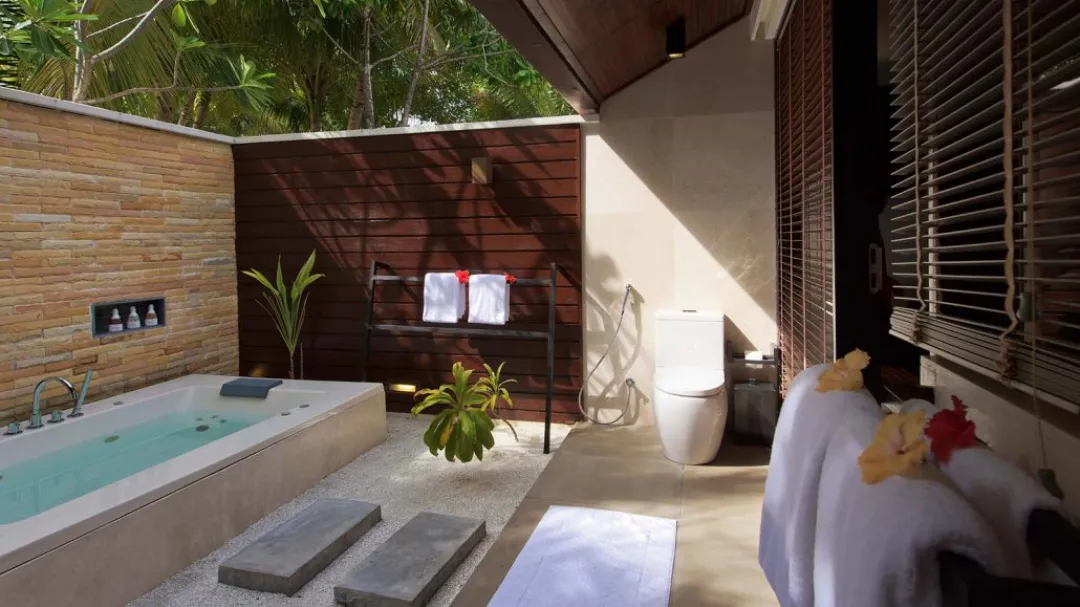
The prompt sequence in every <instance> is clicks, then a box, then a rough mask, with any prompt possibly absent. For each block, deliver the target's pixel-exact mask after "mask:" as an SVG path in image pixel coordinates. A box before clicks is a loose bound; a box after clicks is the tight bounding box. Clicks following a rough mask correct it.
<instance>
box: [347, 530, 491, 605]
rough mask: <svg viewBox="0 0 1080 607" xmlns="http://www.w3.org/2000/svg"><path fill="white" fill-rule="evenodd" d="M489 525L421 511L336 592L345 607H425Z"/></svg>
mask: <svg viewBox="0 0 1080 607" xmlns="http://www.w3.org/2000/svg"><path fill="white" fill-rule="evenodd" d="M485 535H487V531H486V529H485V527H484V521H478V520H474V519H469V518H462V517H460V516H449V515H446V514H435V513H432V512H421V513H420V514H418V515H416V516H415V517H413V519H412V520H411V521H409V522H408V523H405V526H404V527H402V528H401V529H398V531H397V533H395V534H394V535H392V536H391V537H390V539H388V540H386V542H385V543H383V545H381V546H379V547H378V548H376V549H375V551H374V552H372V553H371V554H370V555H368V557H367V558H366V559H364V560H363V562H361V563H360V564H359V565H357V566H356V567H355V568H354V569H353V570H352V571H350V572H349V573H348V574H347V575H346V576H345V579H344V580H343V581H342V582H341V583H340V584H338V585H337V586H335V587H334V600H335V601H337V602H338V603H342V604H344V605H346V607H360V606H361V605H362V606H363V607H406V606H407V607H420V606H421V605H425V604H427V602H428V601H429V600H431V597H432V596H433V595H434V594H435V591H437V590H438V589H439V587H440V586H442V585H443V583H445V582H446V580H447V579H448V578H449V577H450V574H452V573H453V572H454V570H455V569H457V566H458V565H460V564H461V562H462V561H464V560H465V557H466V556H468V555H469V553H470V552H472V550H473V548H475V547H476V545H477V544H479V543H480V540H482V539H484V536H485Z"/></svg>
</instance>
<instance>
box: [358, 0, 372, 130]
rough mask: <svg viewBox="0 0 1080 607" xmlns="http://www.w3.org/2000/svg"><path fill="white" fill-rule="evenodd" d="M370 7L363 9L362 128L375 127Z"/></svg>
mask: <svg viewBox="0 0 1080 607" xmlns="http://www.w3.org/2000/svg"><path fill="white" fill-rule="evenodd" d="M371 20H372V15H371V8H370V7H368V8H365V9H364V66H363V69H362V70H361V72H360V78H361V79H362V81H363V86H364V128H365V129H371V128H375V94H374V92H373V91H372V90H371Z"/></svg>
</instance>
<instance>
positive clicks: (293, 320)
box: [244, 251, 324, 379]
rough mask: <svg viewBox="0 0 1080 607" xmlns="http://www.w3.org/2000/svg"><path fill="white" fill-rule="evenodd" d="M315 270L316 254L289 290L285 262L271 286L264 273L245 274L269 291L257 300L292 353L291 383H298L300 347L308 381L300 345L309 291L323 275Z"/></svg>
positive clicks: (302, 365) (312, 253) (279, 261)
mask: <svg viewBox="0 0 1080 607" xmlns="http://www.w3.org/2000/svg"><path fill="white" fill-rule="evenodd" d="M314 267H315V251H312V252H311V255H310V256H309V257H308V258H307V261H306V262H304V265H303V267H301V268H300V271H299V272H297V273H296V278H294V279H293V281H292V285H291V286H288V287H286V286H285V280H284V279H283V278H282V273H281V258H280V257H278V264H277V273H276V275H275V277H274V281H273V282H270V279H269V278H267V277H266V276H265V275H264V274H263V273H262V272H260V271H258V270H244V274H245V275H247V276H250V277H252V278H254V279H255V280H257V281H259V284H261V285H262V286H263V287H264V288H265V289H266V291H265V292H264V293H263V294H262V296H263V300H257V301H258V303H259V305H260V306H262V308H263V309H264V310H266V312H267V313H268V314H269V315H270V318H271V319H273V321H274V327H275V328H276V329H277V331H278V334H279V335H281V340H282V341H283V342H285V349H286V350H288V351H289V379H295V378H296V376H295V369H294V365H293V361H294V360H295V354H296V348H297V346H300V379H304V351H303V346H302V345H300V329H301V328H303V326H304V317H305V313H306V312H307V299H308V293H306V291H307V288H308V287H310V286H311V284H312V283H314V282H315V281H316V280H319V279H320V278H322V277H323V276H324V275H323V274H312V273H311V271H312V269H313V268H314Z"/></svg>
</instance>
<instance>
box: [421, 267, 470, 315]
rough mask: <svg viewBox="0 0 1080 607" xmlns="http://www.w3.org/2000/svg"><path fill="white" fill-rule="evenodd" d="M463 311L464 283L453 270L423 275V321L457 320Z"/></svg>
mask: <svg viewBox="0 0 1080 607" xmlns="http://www.w3.org/2000/svg"><path fill="white" fill-rule="evenodd" d="M464 313H465V285H463V284H461V283H459V282H458V278H457V276H455V275H454V273H453V272H430V273H428V274H425V275H424V322H443V323H454V322H457V321H458V319H460V318H461V317H462V316H463V315H464Z"/></svg>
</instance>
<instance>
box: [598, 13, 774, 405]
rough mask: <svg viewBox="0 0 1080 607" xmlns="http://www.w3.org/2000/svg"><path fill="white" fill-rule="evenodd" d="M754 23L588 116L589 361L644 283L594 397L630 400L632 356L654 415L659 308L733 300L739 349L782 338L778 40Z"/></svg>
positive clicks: (733, 333) (728, 309)
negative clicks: (628, 287)
mask: <svg viewBox="0 0 1080 607" xmlns="http://www.w3.org/2000/svg"><path fill="white" fill-rule="evenodd" d="M747 29H748V26H747V24H745V23H737V24H735V25H733V26H731V27H729V28H727V29H726V30H724V31H722V32H720V33H719V34H717V35H715V36H713V37H712V38H711V39H709V40H706V41H705V42H703V43H701V44H700V45H698V46H697V47H695V48H694V49H692V50H691V51H690V52H689V53H688V55H687V56H686V57H685V58H684V59H681V60H678V61H673V62H670V63H668V64H667V65H665V66H663V67H661V68H660V69H658V70H656V71H654V72H652V73H651V74H649V75H647V76H646V77H644V78H642V79H641V80H639V81H637V82H636V83H634V84H632V85H630V86H629V87H628V88H626V89H625V90H623V91H622V92H620V93H618V94H617V95H615V96H614V97H612V98H611V99H610V100H608V101H606V102H605V103H604V104H603V106H602V107H601V111H600V116H599V121H597V122H594V123H591V124H587V125H586V127H585V134H586V138H585V182H584V184H583V188H584V238H585V251H584V255H585V285H584V286H585V295H586V298H585V308H584V312H585V352H586V363H587V367H586V370H588V369H590V368H591V367H592V365H593V364H594V363H595V362H596V361H597V360H598V359H599V358H600V356H601V355H602V354H603V352H604V348H605V347H606V345H607V343H608V341H609V340H610V339H611V336H612V334H613V331H614V327H615V323H616V321H617V320H618V311H619V304H620V303H621V299H622V294H623V286H624V284H625V283H627V282H629V283H631V284H633V285H634V288H635V292H636V296H635V300H634V301H635V305H634V306H633V307H632V308H631V309H630V310H628V312H627V317H626V324H625V326H624V328H623V334H622V335H621V336H620V339H619V342H618V344H617V346H616V347H615V348H613V350H612V355H611V358H610V360H609V361H605V363H604V364H603V366H602V367H601V368H600V370H599V371H598V372H597V374H596V375H595V376H594V378H593V379H592V380H591V381H590V382H589V384H588V392H587V394H588V403H589V406H590V409H591V408H593V407H595V406H599V407H601V408H612V407H616V406H621V405H622V403H623V401H624V399H625V398H626V392H625V390H626V388H625V387H624V386H623V385H622V384H621V382H619V381H618V380H619V379H621V376H622V375H623V372H624V370H625V369H627V368H629V376H631V377H633V379H634V380H635V381H636V384H637V393H636V394H635V396H634V402H635V405H636V406H635V412H634V414H632V415H631V418H632V419H644V420H648V419H650V416H649V414H648V410H649V408H648V406H647V400H649V399H651V398H652V386H653V382H652V376H653V365H654V360H655V358H654V347H653V344H654V341H655V340H654V335H653V332H654V331H653V324H654V321H653V319H654V315H655V313H656V311H657V310H662V309H669V308H678V309H686V308H693V309H699V310H722V311H723V312H724V313H725V314H726V315H727V317H728V319H729V320H728V322H727V333H728V336H729V339H731V340H732V341H733V342H734V343H735V347H736V349H737V350H745V349H748V348H749V349H760V350H769V349H770V347H771V346H770V344H771V343H772V342H775V341H776V320H775V319H776V312H775V299H776V294H775V292H776V291H775V246H776V241H775V225H774V221H775V220H774V199H775V191H774V190H775V188H774V181H773V180H774V175H773V171H774V166H775V162H774V149H773V128H774V125H773V121H774V115H773V67H772V60H773V48H772V43H771V42H751V41H750V40H749V36H748V35H747ZM729 384H730V381H729ZM640 405H645V406H644V407H643V408H641V409H640V410H638V406H640ZM608 413H609V412H606V411H605V412H601V417H602V418H603V417H607V416H608ZM641 413H644V415H641Z"/></svg>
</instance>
